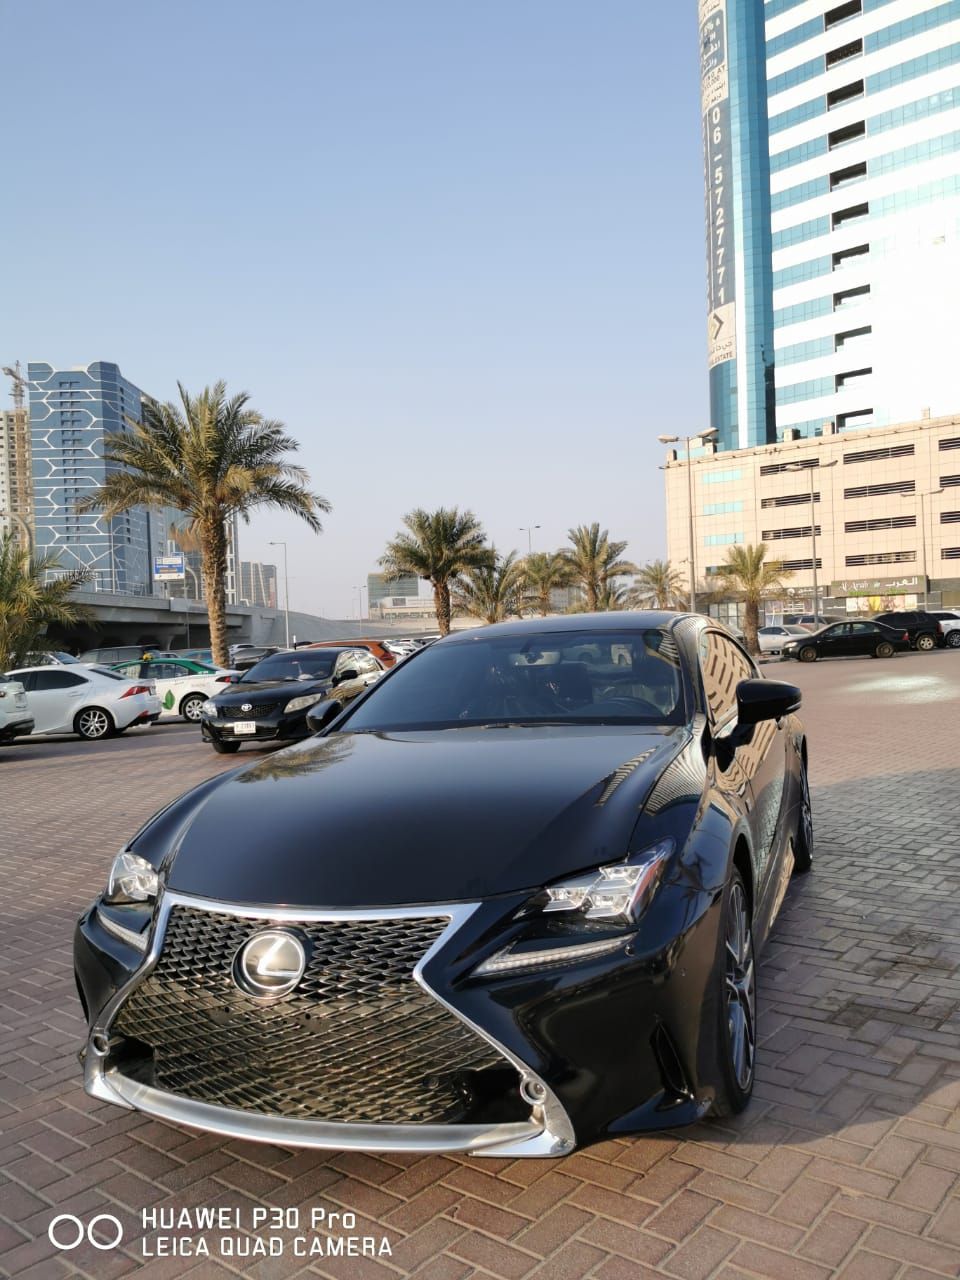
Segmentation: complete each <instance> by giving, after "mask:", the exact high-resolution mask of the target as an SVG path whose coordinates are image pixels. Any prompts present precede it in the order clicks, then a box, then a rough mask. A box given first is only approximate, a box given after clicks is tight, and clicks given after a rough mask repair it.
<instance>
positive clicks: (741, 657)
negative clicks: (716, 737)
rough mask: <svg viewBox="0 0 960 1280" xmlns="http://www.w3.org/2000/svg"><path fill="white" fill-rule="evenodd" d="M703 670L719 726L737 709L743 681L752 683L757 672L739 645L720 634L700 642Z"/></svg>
mask: <svg viewBox="0 0 960 1280" xmlns="http://www.w3.org/2000/svg"><path fill="white" fill-rule="evenodd" d="M700 670H701V673H702V675H703V692H704V695H705V697H706V699H707V706H708V707H709V709H710V714H711V716H712V717H713V719H714V722H715V723H719V722H720V721H722V720H724V719H725V718H726V717H727V716H728V715H729V714H730V713H731V712H732V711H733V710H734V709H735V707H736V705H737V685H738V684H739V683H740V681H741V680H752V679H753V677H754V676H755V674H756V672H755V671H754V668H753V664H752V663H751V661H750V659H749V658H748V657H747V655H746V654H745V653H744V652H743V650H742V649H741V648H740V647H739V645H736V644H735V643H734V642H733V641H732V640H731V639H730V638H729V637H728V636H722V635H720V634H719V633H718V632H716V631H708V632H706V633H705V634H704V635H703V636H701V638H700Z"/></svg>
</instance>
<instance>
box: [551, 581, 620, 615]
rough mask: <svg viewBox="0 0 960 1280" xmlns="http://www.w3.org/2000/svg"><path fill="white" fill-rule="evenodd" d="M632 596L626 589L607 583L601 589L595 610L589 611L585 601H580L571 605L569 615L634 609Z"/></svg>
mask: <svg viewBox="0 0 960 1280" xmlns="http://www.w3.org/2000/svg"><path fill="white" fill-rule="evenodd" d="M631 596H632V592H630V591H628V590H627V588H626V587H618V586H615V585H614V584H613V583H612V582H607V583H605V584H604V585H603V586H602V587H601V588H600V591H599V594H598V595H597V607H596V609H595V610H591V609H589V608H588V606H587V603H586V601H585V600H580V601H578V602H577V603H576V604H574V605H571V606H570V608H569V609H568V610H567V613H590V612H595V613H616V612H618V611H619V610H620V609H631V608H633V601H632V599H631Z"/></svg>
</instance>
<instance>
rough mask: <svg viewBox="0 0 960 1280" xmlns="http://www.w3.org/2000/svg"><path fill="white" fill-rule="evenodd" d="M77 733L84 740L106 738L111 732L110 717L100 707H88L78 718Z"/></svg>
mask: <svg viewBox="0 0 960 1280" xmlns="http://www.w3.org/2000/svg"><path fill="white" fill-rule="evenodd" d="M77 731H78V732H79V733H80V734H81V735H82V736H83V737H84V738H105V737H106V736H107V734H108V733H109V732H110V717H109V716H108V715H107V713H106V712H105V711H101V710H100V708H99V707H87V709H86V710H85V711H81V712H80V714H79V715H78V716H77Z"/></svg>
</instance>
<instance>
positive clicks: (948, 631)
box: [930, 609, 960, 649]
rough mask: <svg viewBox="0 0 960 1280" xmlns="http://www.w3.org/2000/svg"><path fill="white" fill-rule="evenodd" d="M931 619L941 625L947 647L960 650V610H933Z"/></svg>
mask: <svg viewBox="0 0 960 1280" xmlns="http://www.w3.org/2000/svg"><path fill="white" fill-rule="evenodd" d="M930 617H931V618H936V620H937V621H938V622H939V623H940V630H941V631H942V632H943V643H944V644H945V645H946V647H947V648H948V649H960V609H931V610H930Z"/></svg>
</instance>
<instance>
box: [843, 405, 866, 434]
mask: <svg viewBox="0 0 960 1280" xmlns="http://www.w3.org/2000/svg"><path fill="white" fill-rule="evenodd" d="M872 423H873V409H851V411H850V412H849V413H838V414H837V430H838V431H850V430H853V428H855V427H869V426H871V425H872Z"/></svg>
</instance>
